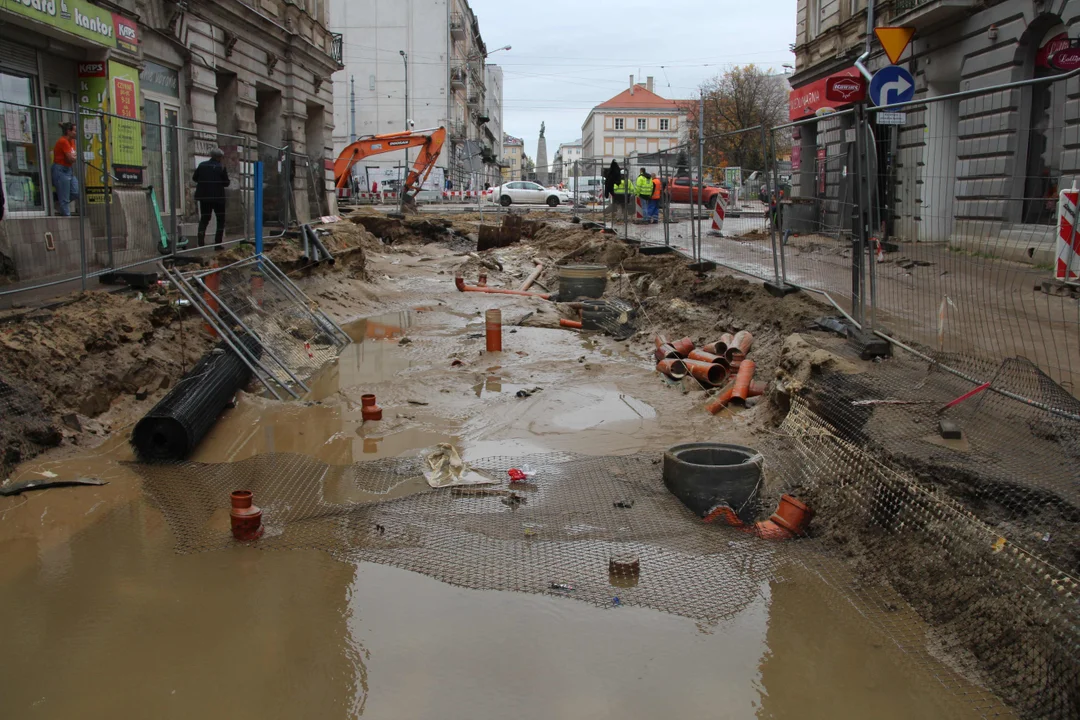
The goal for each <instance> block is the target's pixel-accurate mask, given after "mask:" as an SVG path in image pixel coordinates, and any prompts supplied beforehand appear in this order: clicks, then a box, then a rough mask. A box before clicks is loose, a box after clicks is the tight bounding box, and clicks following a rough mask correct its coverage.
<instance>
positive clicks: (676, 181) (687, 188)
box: [663, 175, 728, 208]
mask: <svg viewBox="0 0 1080 720" xmlns="http://www.w3.org/2000/svg"><path fill="white" fill-rule="evenodd" d="M663 180H664V187H665V188H667V191H668V193H670V195H671V202H673V203H690V202H692V203H694V204H697V201H698V184H697V180H696V179H695V178H691V177H688V176H686V175H683V176H680V177H677V178H666V179H663ZM721 193H722V194H723V196H724V201H725V202H726V201H727V199H728V191H727V190H725V189H724V188H721V187H717V186H715V185H709V184H708V183H706V184H705V187H704V189H703V190H702V193H701V195H702V198H703V199H704V202H705V207H709V208H711V207H712V206H713V205H715V204H716V197H717V196H718V195H720V194H721Z"/></svg>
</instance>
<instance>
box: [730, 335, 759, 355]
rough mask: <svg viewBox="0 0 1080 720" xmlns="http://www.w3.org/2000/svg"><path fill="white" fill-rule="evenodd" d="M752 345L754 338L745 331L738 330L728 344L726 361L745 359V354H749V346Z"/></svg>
mask: <svg viewBox="0 0 1080 720" xmlns="http://www.w3.org/2000/svg"><path fill="white" fill-rule="evenodd" d="M753 344H754V336H753V335H751V334H750V333H749V332H748V331H746V330H740V331H739V332H737V333H735V337H734V338H732V340H731V342H730V343H728V349H727V353H726V355H727V358H728V360H736V359H739V360H741V359H742V358H744V357H746V354H747V353H748V352H750V346H751V345H753Z"/></svg>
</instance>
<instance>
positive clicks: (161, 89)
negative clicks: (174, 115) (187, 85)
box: [139, 60, 180, 98]
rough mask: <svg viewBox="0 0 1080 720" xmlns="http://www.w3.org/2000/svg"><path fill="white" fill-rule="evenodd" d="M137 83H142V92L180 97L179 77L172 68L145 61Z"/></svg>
mask: <svg viewBox="0 0 1080 720" xmlns="http://www.w3.org/2000/svg"><path fill="white" fill-rule="evenodd" d="M139 81H140V82H141V83H142V89H143V92H152V93H157V94H158V95H168V96H169V97H175V98H178V97H180V75H179V73H177V72H176V71H175V70H173V69H172V68H167V67H165V66H164V65H158V64H157V63H156V62H152V61H150V60H147V61H145V63H144V67H143V70H142V72H141V73H139Z"/></svg>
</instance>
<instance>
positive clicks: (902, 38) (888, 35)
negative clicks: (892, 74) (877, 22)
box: [874, 27, 915, 65]
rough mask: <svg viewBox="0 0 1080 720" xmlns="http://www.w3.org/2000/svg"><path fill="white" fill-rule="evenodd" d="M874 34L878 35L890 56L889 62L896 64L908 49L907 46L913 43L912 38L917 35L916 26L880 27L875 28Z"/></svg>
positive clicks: (879, 40)
mask: <svg viewBox="0 0 1080 720" xmlns="http://www.w3.org/2000/svg"><path fill="white" fill-rule="evenodd" d="M874 34H875V35H877V39H878V42H880V43H881V47H882V48H883V49H884V50H885V54H886V55H888V56H889V62H891V63H892V64H893V65H895V64H896V63H897V61H898V60H900V56H901V55H903V54H904V51H905V50H907V46H908V45H910V44H911V38H912V37H913V36H914V35H915V28H913V27H879V28H874Z"/></svg>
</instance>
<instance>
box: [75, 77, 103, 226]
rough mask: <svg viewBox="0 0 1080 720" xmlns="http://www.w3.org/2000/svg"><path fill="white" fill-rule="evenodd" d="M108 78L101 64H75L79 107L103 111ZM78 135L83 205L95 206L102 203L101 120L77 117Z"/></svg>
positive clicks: (84, 116)
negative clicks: (77, 69) (77, 70)
mask: <svg viewBox="0 0 1080 720" xmlns="http://www.w3.org/2000/svg"><path fill="white" fill-rule="evenodd" d="M108 90H109V78H108V72H107V70H106V66H105V63H103V62H89V63H79V105H80V106H81V107H84V108H87V109H92V110H102V111H104V110H105V109H106V107H107V103H108ZM79 123H80V128H79V132H81V133H82V147H83V160H84V162H85V164H86V177H84V178H83V186H84V187H85V188H86V202H88V203H90V204H92V205H95V204H100V203H103V202H104V201H105V194H104V193H105V177H104V170H105V152H104V145H103V144H102V141H103V137H104V136H103V129H104V128H102V126H101V118H100V117H97V116H86V115H80V116H79Z"/></svg>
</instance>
